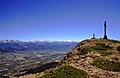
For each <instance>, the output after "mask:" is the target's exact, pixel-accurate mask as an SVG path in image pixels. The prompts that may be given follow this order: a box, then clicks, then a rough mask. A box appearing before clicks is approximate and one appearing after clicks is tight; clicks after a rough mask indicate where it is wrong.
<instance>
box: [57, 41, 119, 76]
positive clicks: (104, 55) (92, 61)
mask: <svg viewBox="0 0 120 78" xmlns="http://www.w3.org/2000/svg"><path fill="white" fill-rule="evenodd" d="M62 65H70V66H73V67H75V68H77V69H80V70H83V71H85V72H87V74H88V76H89V78H120V42H119V41H116V40H106V39H89V40H84V41H82V42H80V43H79V44H78V45H77V46H76V47H75V48H74V49H73V50H72V51H71V52H70V53H68V54H67V55H66V56H65V57H64V59H63V60H62V61H61V62H60V64H59V66H62ZM59 66H58V67H59Z"/></svg>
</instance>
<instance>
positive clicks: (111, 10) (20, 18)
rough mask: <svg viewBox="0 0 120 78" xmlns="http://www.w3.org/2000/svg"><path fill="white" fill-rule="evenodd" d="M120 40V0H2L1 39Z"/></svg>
mask: <svg viewBox="0 0 120 78" xmlns="http://www.w3.org/2000/svg"><path fill="white" fill-rule="evenodd" d="M105 20H106V21H107V35H108V38H110V39H118V40H120V31H119V29H120V0H0V39H15V40H78V41H79V40H83V39H87V38H91V37H92V34H96V37H97V38H101V37H103V23H104V21H105Z"/></svg>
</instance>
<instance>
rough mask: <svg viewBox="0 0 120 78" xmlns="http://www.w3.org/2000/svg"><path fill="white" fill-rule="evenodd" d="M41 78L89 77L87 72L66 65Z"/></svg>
mask: <svg viewBox="0 0 120 78" xmlns="http://www.w3.org/2000/svg"><path fill="white" fill-rule="evenodd" d="M41 78H88V75H87V73H86V72H85V71H82V70H79V69H76V68H74V67H71V66H67V65H66V66H62V67H60V68H58V69H56V70H55V71H53V72H52V73H51V74H46V75H44V76H42V77H41Z"/></svg>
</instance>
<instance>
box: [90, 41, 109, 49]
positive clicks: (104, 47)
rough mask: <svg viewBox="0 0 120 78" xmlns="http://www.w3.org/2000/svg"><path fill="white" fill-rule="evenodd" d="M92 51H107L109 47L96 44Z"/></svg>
mask: <svg viewBox="0 0 120 78" xmlns="http://www.w3.org/2000/svg"><path fill="white" fill-rule="evenodd" d="M92 48H94V50H107V49H109V48H110V46H108V45H105V44H104V43H96V46H93V47H92Z"/></svg>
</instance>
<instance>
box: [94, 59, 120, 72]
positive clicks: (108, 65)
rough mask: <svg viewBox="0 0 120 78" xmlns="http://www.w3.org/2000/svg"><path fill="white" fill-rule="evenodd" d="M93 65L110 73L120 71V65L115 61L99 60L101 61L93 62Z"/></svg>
mask: <svg viewBox="0 0 120 78" xmlns="http://www.w3.org/2000/svg"><path fill="white" fill-rule="evenodd" d="M92 65H95V66H97V67H98V68H101V69H104V70H108V71H114V72H119V71H120V63H118V62H114V61H109V60H103V59H99V60H95V61H93V63H92Z"/></svg>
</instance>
